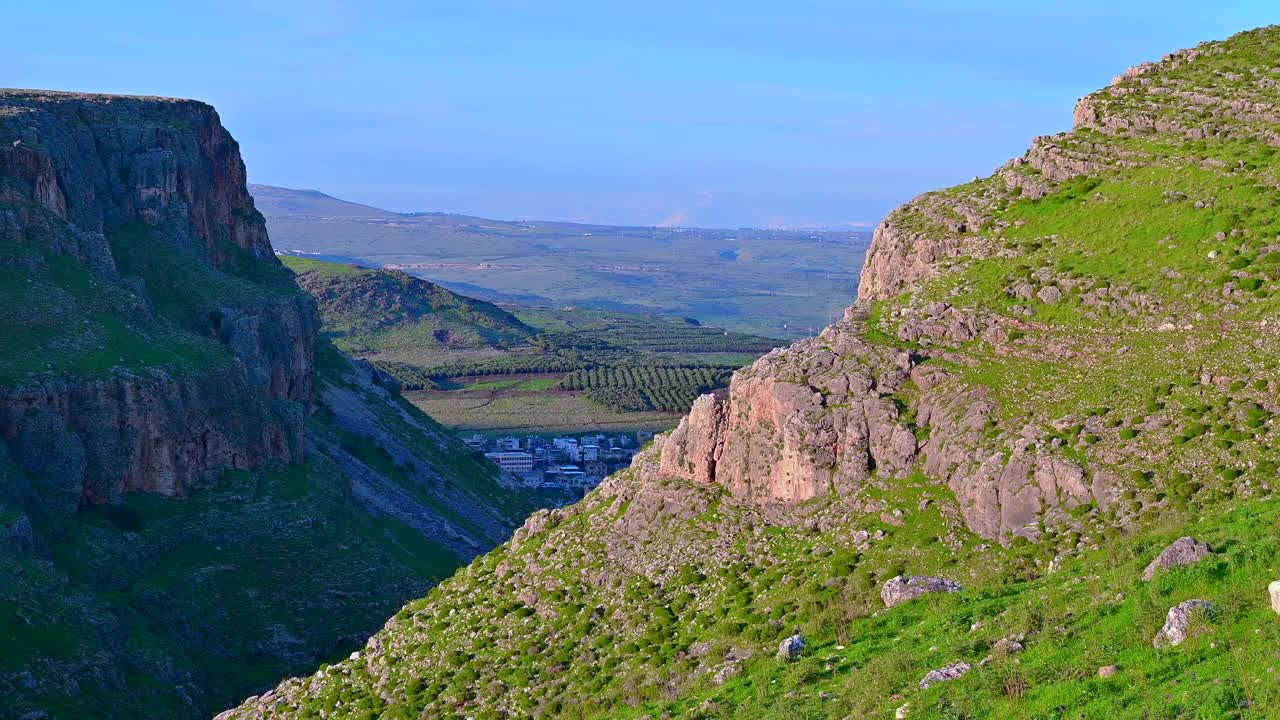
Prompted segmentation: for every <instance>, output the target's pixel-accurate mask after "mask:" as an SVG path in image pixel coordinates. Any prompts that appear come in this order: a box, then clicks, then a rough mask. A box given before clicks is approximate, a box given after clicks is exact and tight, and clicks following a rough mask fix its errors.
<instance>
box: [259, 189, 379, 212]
mask: <svg viewBox="0 0 1280 720" xmlns="http://www.w3.org/2000/svg"><path fill="white" fill-rule="evenodd" d="M249 192H250V193H252V194H253V202H254V204H255V205H257V206H258V211H259V212H261V213H262V214H263V215H272V216H279V215H309V216H315V215H325V216H332V217H353V218H394V217H397V215H396V213H393V212H391V211H389V210H379V209H378V208H375V207H369V206H368V205H361V204H359V203H353V202H347V201H346V200H339V199H338V198H335V197H330V196H328V195H325V194H324V193H322V192H319V191H316V190H290V189H289V188H281V187H273V186H271V185H254V184H252V183H251V184H250V185H249Z"/></svg>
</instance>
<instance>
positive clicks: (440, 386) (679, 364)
mask: <svg viewBox="0 0 1280 720" xmlns="http://www.w3.org/2000/svg"><path fill="white" fill-rule="evenodd" d="M281 258H282V260H283V262H284V264H285V265H286V266H287V267H289V268H291V269H292V270H294V272H296V273H298V275H297V277H298V281H299V283H300V284H301V285H302V287H303V288H305V289H306V290H307V291H308V292H310V293H311V294H312V295H313V296H314V297H315V299H316V301H317V302H318V304H319V307H320V314H321V318H322V321H323V322H322V326H321V331H322V333H323V334H324V335H325V336H326V337H328V338H330V339H331V340H332V341H333V342H334V343H335V344H337V346H338V347H339V348H341V349H342V350H344V351H346V352H349V353H351V354H352V355H353V356H355V357H359V358H362V359H366V360H369V361H371V362H373V363H374V364H375V365H376V366H377V367H378V368H379V369H380V370H381V371H383V372H385V373H387V374H389V375H390V376H392V377H394V378H395V379H396V381H397V382H398V383H399V385H400V387H401V388H402V390H403V392H404V395H405V397H406V398H408V399H409V400H410V401H411V402H413V403H414V404H415V405H417V406H418V407H420V408H422V409H423V410H424V411H426V412H427V413H428V414H429V415H431V416H432V417H433V418H435V419H436V420H438V421H439V422H442V423H444V424H445V425H446V426H448V427H451V428H453V429H455V430H466V431H481V432H487V433H490V434H495V433H497V434H501V433H518V434H529V433H532V434H547V433H588V432H597V431H611V432H635V431H650V432H652V431H661V430H669V429H671V428H672V427H673V426H674V425H675V423H676V421H677V420H679V418H680V416H681V415H682V414H683V413H684V412H686V411H687V410H688V408H689V406H690V405H692V403H693V401H694V399H695V398H697V397H698V395H699V394H701V393H704V392H709V391H712V390H716V389H720V388H724V387H726V386H727V385H728V382H729V377H730V375H731V374H732V372H733V371H734V370H735V369H737V368H739V367H742V366H743V365H746V364H748V363H750V362H751V361H752V360H754V359H755V358H756V357H759V356H760V355H761V354H763V353H765V352H767V351H769V350H771V349H773V348H774V347H777V346H779V345H781V344H782V341H780V340H775V339H772V338H765V337H759V336H754V335H747V334H744V333H738V332H731V331H727V330H722V329H719V328H711V327H706V326H704V325H702V324H701V323H699V322H697V321H695V320H691V319H689V318H679V317H670V316H662V315H653V314H644V315H639V314H632V313H623V312H618V311H603V310H585V309H579V308H570V307H562V308H548V307H532V306H521V305H509V304H503V305H494V304H491V303H488V302H485V301H483V300H475V299H472V298H468V297H465V296H462V295H458V294H456V293H453V292H451V291H449V290H446V289H445V288H443V287H441V286H439V285H436V284H434V283H430V282H428V281H425V280H422V279H419V278H416V277H414V276H411V275H408V274H406V273H404V272H402V271H397V270H387V269H376V268H367V267H361V266H357V265H353V264H349V263H332V262H325V261H321V260H316V259H313V258H303V257H297V256H290V255H283V256H281Z"/></svg>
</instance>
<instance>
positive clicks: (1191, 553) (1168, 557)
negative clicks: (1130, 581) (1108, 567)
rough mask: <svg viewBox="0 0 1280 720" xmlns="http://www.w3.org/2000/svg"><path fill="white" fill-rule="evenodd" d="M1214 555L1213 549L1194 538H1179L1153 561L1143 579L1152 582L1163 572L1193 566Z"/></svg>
mask: <svg viewBox="0 0 1280 720" xmlns="http://www.w3.org/2000/svg"><path fill="white" fill-rule="evenodd" d="M1212 554H1213V548H1211V547H1209V545H1208V544H1207V543H1203V542H1200V541H1199V540H1197V539H1195V538H1193V537H1181V538H1178V539H1177V540H1174V541H1173V543H1172V544H1170V545H1169V547H1167V548H1165V549H1164V550H1162V551H1161V552H1160V554H1159V555H1157V556H1156V559H1155V560H1152V561H1151V564H1150V565H1148V566H1147V569H1146V570H1144V571H1143V572H1142V579H1143V580H1147V581H1150V580H1152V579H1154V578H1155V576H1156V573H1158V572H1160V571H1161V570H1168V569H1170V568H1175V567H1182V566H1184V565H1193V564H1195V563H1198V562H1200V561H1201V560H1203V559H1205V558H1206V557H1209V556H1210V555H1212Z"/></svg>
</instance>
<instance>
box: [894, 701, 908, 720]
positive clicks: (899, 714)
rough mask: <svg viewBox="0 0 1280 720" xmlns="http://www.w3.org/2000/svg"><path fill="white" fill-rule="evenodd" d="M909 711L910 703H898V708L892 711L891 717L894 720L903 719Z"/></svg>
mask: <svg viewBox="0 0 1280 720" xmlns="http://www.w3.org/2000/svg"><path fill="white" fill-rule="evenodd" d="M910 713H911V703H909V702H905V703H902V704H901V705H899V706H898V709H897V710H895V711H894V712H893V718H894V720H903V719H904V718H906V717H907V715H909V714H910Z"/></svg>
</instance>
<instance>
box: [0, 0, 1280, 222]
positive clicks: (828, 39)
mask: <svg viewBox="0 0 1280 720" xmlns="http://www.w3.org/2000/svg"><path fill="white" fill-rule="evenodd" d="M1269 5H1270V3H1263V2H1245V1H1240V2H1229V3H1205V2H1180V1H1178V0H1166V1H1164V2H1117V1H1116V0H1110V1H1107V2H1097V1H1095V0H1074V1H1073V2H1034V1H1023V2H1004V1H998V2H986V3H976V2H968V3H965V2H913V1H911V0H899V1H897V2H884V3H882V2H852V1H845V2H826V1H817V2H805V1H803V0H793V1H792V2H776V1H775V2H752V1H750V0H740V1H738V2H689V0H684V1H683V2H666V1H665V0H650V1H648V2H643V3H641V2H613V1H612V0H586V1H583V2H558V1H556V0H543V1H542V2H528V1H527V0H525V1H521V2H489V1H487V0H471V1H469V2H461V3H460V2H449V3H440V2H361V3H356V2H345V1H344V0H316V1H314V2H305V1H302V0H274V1H271V0H236V1H232V2H218V0H214V2H212V3H200V4H194V3H174V2H172V1H171V0H167V1H166V2H150V1H134V2H123V3H114V2H111V3H103V2H100V1H98V0H61V1H60V2H58V3H56V4H55V3H21V4H19V5H17V6H16V7H15V6H10V7H6V8H5V11H4V12H5V25H6V27H7V28H9V32H7V33H6V40H5V43H4V44H3V46H2V47H0V86H10V87H13V86H17V87H41V88H53V89H65V90H86V91H102V92H125V93H142V94H157V95H175V96H184V97H194V98H199V99H202V100H205V101H208V102H211V103H213V104H214V105H216V106H217V108H218V110H219V112H220V113H221V115H222V119H223V122H224V123H225V124H226V125H227V127H228V128H230V130H231V131H232V133H233V134H234V135H235V136H236V137H237V138H238V139H239V140H240V143H241V147H242V150H243V153H244V156H245V161H246V162H247V163H248V166H249V176H250V179H251V180H252V181H254V182H263V183H271V184H277V185H284V186H288V187H303V188H315V189H319V190H323V191H325V192H328V193H330V194H332V195H336V196H339V197H343V198H347V199H351V200H356V201H360V202H365V203H369V204H372V205H377V206H380V207H386V208H389V209H394V210H441V211H452V212H464V213H470V214H476V215H482V216H489V217H497V218H502V219H514V218H546V219H565V220H582V221H592V222H612V223H631V224H646V225H649V224H657V223H662V222H679V223H681V224H687V225H703V226H728V227H737V226H746V225H751V226H789V227H798V226H809V225H834V224H840V223H874V222H876V221H877V220H879V219H880V218H881V217H882V216H883V215H884V214H885V213H886V212H888V211H889V210H891V209H892V208H893V207H894V206H895V205H897V204H898V203H901V202H903V201H905V200H908V199H910V198H911V197H912V196H914V195H915V194H918V193H920V192H923V191H925V190H928V189H931V188H935V187H939V186H944V185H948V184H952V183H956V182H960V181H964V180H967V179H969V178H970V177H972V176H974V175H985V174H987V173H988V172H990V170H992V169H993V168H994V167H996V166H997V165H999V164H1000V163H1001V162H1003V161H1004V160H1005V159H1007V158H1008V157H1011V156H1014V155H1019V154H1021V153H1022V152H1023V150H1024V149H1025V148H1026V146H1027V144H1028V141H1029V140H1030V138H1031V137H1032V136H1034V135H1037V134H1045V133H1050V132H1055V131H1059V130H1063V129H1066V128H1067V127H1068V126H1069V124H1070V119H1071V109H1072V107H1073V105H1074V103H1075V100H1076V99H1077V98H1079V97H1080V96H1081V95H1083V94H1085V93H1087V92H1089V91H1091V90H1093V89H1095V88H1097V87H1100V86H1103V85H1105V84H1106V83H1107V82H1108V81H1109V80H1110V78H1111V77H1112V76H1113V75H1115V74H1118V73H1119V72H1121V71H1123V70H1124V69H1125V68H1126V67H1128V66H1129V65H1133V64H1136V63H1138V62H1140V61H1143V60H1150V59H1157V58H1158V57H1159V56H1160V55H1162V54H1164V53H1165V52H1169V51H1172V50H1175V49H1178V48H1181V47H1187V46H1191V45H1194V44H1195V43H1196V42H1198V41H1200V40H1207V39H1216V38H1220V37H1225V36H1227V35H1230V34H1231V33H1233V32H1236V31H1239V30H1243V29H1247V28H1251V27H1255V26H1258V25H1264V24H1268V23H1270V22H1275V21H1277V20H1278V19H1280V10H1275V9H1269V8H1268V6H1269ZM19 28H20V29H21V31H15V30H16V29H19Z"/></svg>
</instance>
